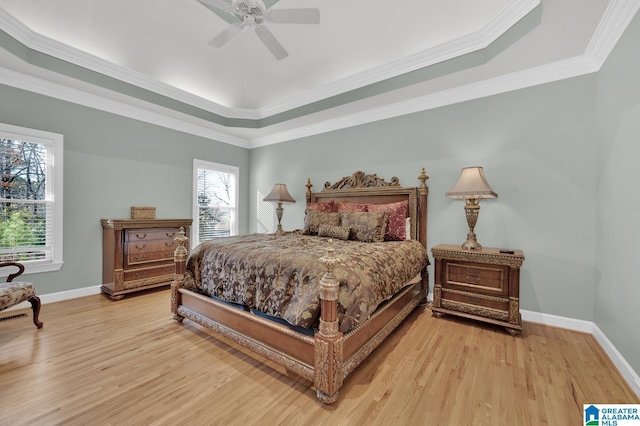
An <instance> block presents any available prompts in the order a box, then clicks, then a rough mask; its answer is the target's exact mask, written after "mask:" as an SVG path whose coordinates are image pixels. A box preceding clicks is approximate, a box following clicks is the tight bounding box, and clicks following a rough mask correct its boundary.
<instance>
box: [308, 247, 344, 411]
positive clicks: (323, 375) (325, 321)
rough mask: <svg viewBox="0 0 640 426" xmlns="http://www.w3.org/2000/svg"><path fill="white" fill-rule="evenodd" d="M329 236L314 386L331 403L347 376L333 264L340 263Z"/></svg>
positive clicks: (319, 396) (336, 282) (315, 354)
mask: <svg viewBox="0 0 640 426" xmlns="http://www.w3.org/2000/svg"><path fill="white" fill-rule="evenodd" d="M332 243H333V241H332V240H329V247H328V248H327V255H326V256H323V257H321V258H320V262H322V264H323V265H324V266H325V267H326V268H327V272H325V274H324V275H323V276H322V279H321V280H320V330H319V332H317V333H316V334H315V337H314V338H315V342H314V347H315V350H314V364H315V365H314V379H313V382H314V386H315V388H316V395H317V397H318V399H319V400H320V401H322V402H324V403H325V404H331V403H332V402H335V401H336V400H337V399H338V389H340V387H341V386H342V382H343V380H344V371H343V368H342V366H343V362H344V359H343V352H342V348H343V346H342V345H343V336H342V332H341V331H339V329H338V287H339V286H338V280H337V279H336V276H335V275H334V274H333V268H334V267H335V266H336V265H337V264H338V263H340V259H339V258H338V257H336V256H334V253H333V252H334V249H333V247H332V246H331V244H332Z"/></svg>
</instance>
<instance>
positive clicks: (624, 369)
mask: <svg viewBox="0 0 640 426" xmlns="http://www.w3.org/2000/svg"><path fill="white" fill-rule="evenodd" d="M520 314H521V315H522V320H523V321H529V322H535V323H538V324H544V325H549V326H552V327H559V328H565V329H568V330H575V331H581V332H583V333H589V334H592V335H593V337H595V339H596V341H597V342H598V343H599V344H600V346H601V347H602V349H603V350H604V352H605V353H606V354H607V356H608V357H609V358H610V359H611V362H613V364H614V365H615V366H616V368H617V369H618V371H619V372H620V374H621V375H622V377H623V378H624V380H625V381H626V382H627V383H628V384H629V386H630V387H631V389H632V390H633V391H634V392H635V394H636V396H638V398H640V376H638V373H636V372H635V371H634V370H633V368H631V366H630V365H629V363H628V362H627V360H626V359H624V357H623V356H622V354H621V353H620V352H619V351H618V350H617V349H616V347H615V346H614V345H613V343H611V341H610V340H609V339H608V338H607V336H606V335H605V334H604V333H603V332H602V330H600V328H599V327H598V326H597V325H596V324H595V323H593V322H591V321H584V320H578V319H573V318H566V317H559V316H557V315H550V314H542V313H540V312H531V311H524V310H520Z"/></svg>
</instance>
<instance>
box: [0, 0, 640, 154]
mask: <svg viewBox="0 0 640 426" xmlns="http://www.w3.org/2000/svg"><path fill="white" fill-rule="evenodd" d="M639 9H640V0H611V2H610V3H609V5H608V6H607V9H606V11H605V13H604V14H603V17H602V19H601V21H600V23H599V25H598V27H597V30H596V31H595V32H594V35H593V37H592V39H591V41H590V43H589V45H588V47H587V49H586V50H585V53H584V54H583V55H581V56H578V57H575V58H570V59H566V60H562V61H558V62H554V63H550V64H546V65H542V66H538V67H535V68H531V69H527V70H523V71H519V72H515V73H511V74H507V75H503V76H499V77H494V78H491V79H488V80H484V81H479V82H476V83H471V84H468V85H465V86H460V87H456V88H452V89H448V90H444V91H440V92H437V93H433V94H429V95H425V96H421V97H417V98H413V99H409V100H406V101H401V102H396V103H393V104H388V105H385V106H382V107H377V108H370V109H365V110H363V111H361V112H356V113H353V114H349V115H345V116H341V117H339V118H334V119H329V120H324V121H321V122H318V123H314V124H311V125H307V126H299V127H297V128H294V129H291V130H287V131H282V132H275V133H271V134H268V135H265V136H260V137H256V138H247V139H244V138H240V137H237V136H235V135H231V134H229V133H228V132H226V131H225V127H224V126H218V125H214V124H212V123H208V122H204V120H202V121H203V124H202V125H198V124H193V123H192V122H189V121H186V120H181V119H177V118H174V117H169V115H168V114H167V115H163V114H160V113H157V112H152V111H150V110H147V109H144V108H141V107H134V106H131V105H128V104H126V103H124V102H118V101H114V100H109V99H105V98H102V97H100V96H96V95H92V94H88V93H86V92H83V91H80V90H77V89H72V88H69V87H66V86H62V85H58V84H55V83H51V82H48V81H45V80H42V79H38V78H35V77H30V76H27V75H24V74H20V73H17V72H13V71H10V70H6V69H2V68H0V84H7V85H9V86H14V87H17V88H21V89H24V90H27V91H31V92H34V93H39V94H43V95H46V96H51V97H54V98H58V99H62V100H66V101H69V102H74V103H77V104H80V105H84V106H88V107H91V108H96V109H100V110H104V111H107V112H112V113H114V114H119V115H123V116H126V117H129V118H132V119H137V120H140V121H144V122H148V123H151V124H156V125H159V126H162V127H168V128H171V129H174V130H178V131H182V132H186V133H191V134H194V135H197V136H202V137H205V138H209V139H213V140H217V141H220V142H224V143H228V144H231V145H236V146H240V147H244V148H249V149H251V148H257V147H262V146H267V145H271V144H276V143H280V142H286V141H289V140H294V139H300V138H305V137H309V136H314V135H317V134H322V133H326V132H330V131H334V130H340V129H345V128H349V127H354V126H358V125H361V124H367V123H371V122H374V121H380V120H385V119H388V118H394V117H398V116H401V115H406V114H411V113H415V112H419V111H426V110H429V109H434V108H438V107H441V106H446V105H452V104H455V103H458V102H465V101H469V100H473V99H478V98H481V97H485V96H491V95H495V94H500V93H505V92H508V91H512V90H518V89H523V88H527V87H532V86H536V85H539V84H545V83H550V82H553V81H558V80H563V79H566V78H571V77H577V76H581V75H585V74H589V73H593V72H597V71H598V70H599V69H600V68H601V67H602V65H603V64H604V61H605V60H606V58H607V57H608V56H609V54H610V53H611V51H612V50H613V48H614V47H615V45H616V43H617V42H618V40H619V39H620V37H621V36H622V34H623V33H624V31H625V29H626V28H627V26H628V25H629V23H630V22H631V20H632V19H633V17H634V16H635V14H636V13H637V11H638V10H639ZM0 12H1V9H0ZM1 17H2V14H1V13H0V18H1ZM0 24H2V21H1V20H0ZM211 126H216V128H214V129H212V128H211Z"/></svg>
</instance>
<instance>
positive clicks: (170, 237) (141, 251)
mask: <svg viewBox="0 0 640 426" xmlns="http://www.w3.org/2000/svg"><path fill="white" fill-rule="evenodd" d="M191 222H192V220H191V219H102V220H101V223H102V287H101V289H102V291H103V292H104V293H106V294H108V295H109V296H111V298H112V299H115V300H118V299H121V298H123V297H124V295H125V294H127V293H132V292H135V291H140V290H146V289H149V288H154V287H160V286H165V285H170V284H171V282H172V281H173V274H174V272H175V271H174V270H175V263H174V261H173V252H174V250H175V249H176V246H177V245H176V242H175V241H174V238H175V237H176V236H177V235H178V231H179V230H180V228H181V227H183V228H184V229H185V233H186V235H187V237H188V236H189V231H190V228H191Z"/></svg>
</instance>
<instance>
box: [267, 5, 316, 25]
mask: <svg viewBox="0 0 640 426" xmlns="http://www.w3.org/2000/svg"><path fill="white" fill-rule="evenodd" d="M265 17H266V18H267V21H269V22H273V23H276V24H319V23H320V9H316V8H312V9H269V10H267V12H266V13H265Z"/></svg>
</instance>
